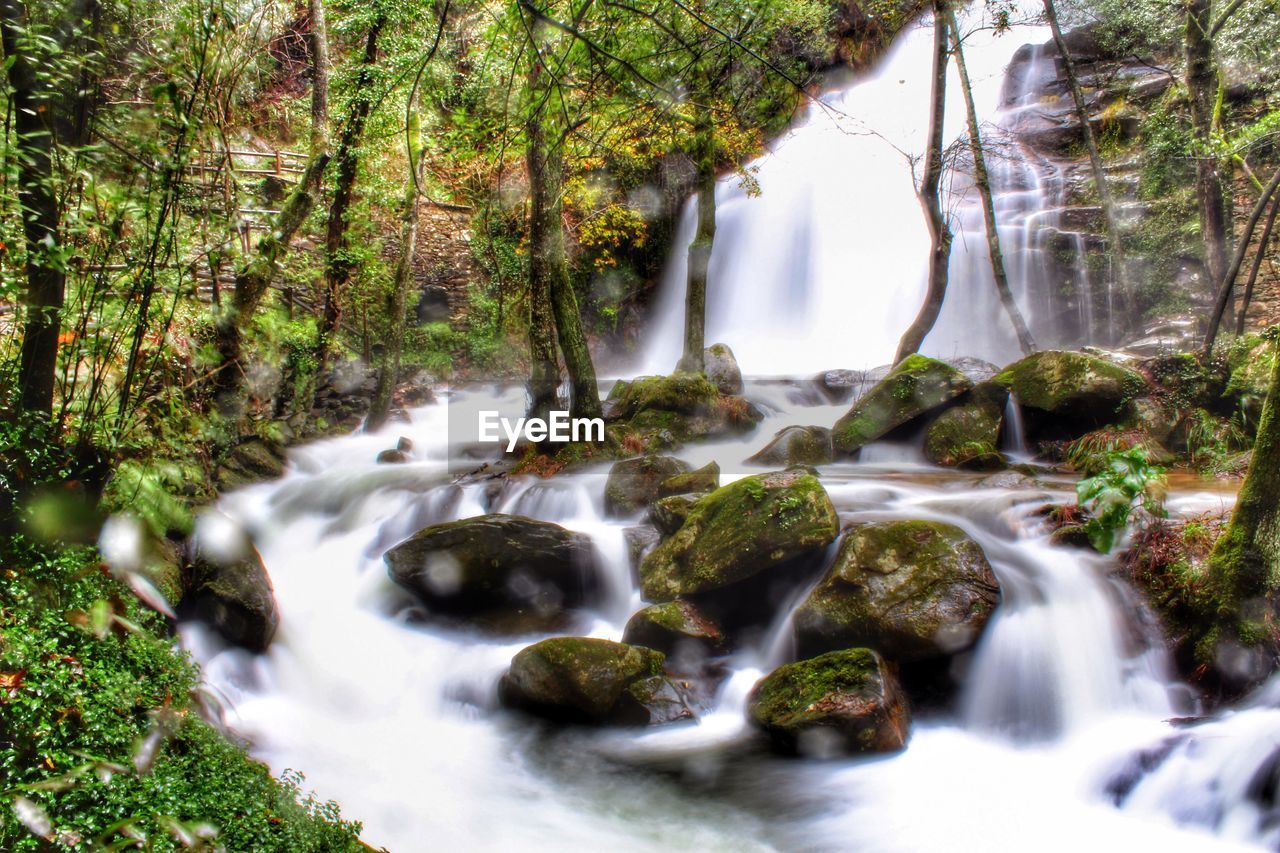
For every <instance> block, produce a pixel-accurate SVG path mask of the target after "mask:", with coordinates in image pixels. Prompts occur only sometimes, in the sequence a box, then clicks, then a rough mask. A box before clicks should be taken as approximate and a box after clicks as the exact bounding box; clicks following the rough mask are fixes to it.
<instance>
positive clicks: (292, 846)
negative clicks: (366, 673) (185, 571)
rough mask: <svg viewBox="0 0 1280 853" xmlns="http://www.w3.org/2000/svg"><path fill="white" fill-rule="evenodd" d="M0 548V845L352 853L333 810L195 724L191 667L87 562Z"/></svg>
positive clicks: (92, 559) (16, 545)
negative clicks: (0, 741)
mask: <svg viewBox="0 0 1280 853" xmlns="http://www.w3.org/2000/svg"><path fill="white" fill-rule="evenodd" d="M8 544H9V545H12V546H13V548H12V550H8V553H11V554H13V555H14V557H15V558H18V557H19V556H20V557H21V559H22V561H23V564H24V565H23V569H22V571H21V572H18V571H15V570H14V564H12V563H7V564H6V565H5V566H4V567H3V572H2V573H0V601H3V602H4V605H3V607H2V608H0V731H2V732H3V733H4V739H5V740H6V741H7V744H6V746H9V747H10V748H6V749H3V750H0V848H3V849H5V850H15V851H20V850H42V849H47V848H48V844H47V842H46V841H45V839H43V838H40V837H37V835H36V834H35V833H34V832H33V831H32V827H35V828H36V829H37V830H40V831H41V834H46V832H47V836H48V839H49V841H56V842H57V843H59V844H62V845H66V846H74V847H85V848H98V847H102V846H116V847H130V848H140V849H147V850H152V849H154V850H172V849H177V848H180V847H186V846H197V847H200V848H201V849H211V848H212V847H213V846H214V845H218V846H220V847H222V848H225V849H228V850H294V851H313V850H357V849H360V848H359V846H358V843H357V842H356V838H355V834H356V833H357V832H358V830H359V826H358V825H357V824H351V823H347V822H344V821H342V819H341V816H340V814H339V813H338V809H337V806H336V805H334V804H332V803H319V802H317V801H315V799H314V798H312V797H310V796H304V795H303V794H302V793H301V792H300V790H299V783H300V782H301V777H300V776H299V775H297V774H287V775H286V776H285V778H284V779H283V781H277V780H275V779H273V778H272V776H271V774H270V771H269V770H268V769H267V768H266V767H265V766H263V765H261V764H258V763H257V762H255V761H252V760H251V759H249V758H248V757H247V756H246V755H245V754H244V753H243V752H242V751H241V750H240V749H239V748H238V747H237V746H235V745H234V744H232V743H230V742H228V741H227V740H226V739H225V738H224V737H223V736H222V735H221V734H219V733H218V732H217V731H215V730H214V729H213V728H212V727H210V726H209V724H207V723H206V722H204V721H203V720H202V719H200V717H199V714H198V708H199V704H198V696H197V694H196V691H197V685H198V680H197V673H196V669H195V666H194V665H193V664H192V663H191V661H190V660H189V659H188V658H187V656H186V653H185V652H182V651H180V650H179V649H178V648H176V646H175V644H174V642H173V640H172V639H171V638H169V637H168V636H167V629H166V627H165V625H164V622H163V620H162V619H161V618H160V617H159V616H158V615H157V614H156V613H154V612H152V611H150V610H149V609H147V608H146V607H145V606H143V605H142V604H141V603H140V602H139V601H138V600H137V599H135V598H134V597H133V595H132V593H130V592H129V591H128V589H127V588H126V587H124V586H122V585H120V584H118V583H117V582H115V581H114V580H112V579H111V578H110V577H109V576H108V575H107V574H105V572H104V571H103V570H102V569H101V567H100V565H99V564H98V562H97V558H96V555H95V553H94V552H93V551H92V549H89V548H79V549H67V550H64V551H62V552H61V553H59V554H58V555H57V556H56V557H54V558H52V559H48V558H44V557H43V556H42V555H41V554H40V552H39V551H38V550H36V549H33V548H32V547H31V546H30V543H26V542H24V541H22V540H13V541H11V542H10V543H8ZM24 818H25V820H24ZM42 824H46V825H47V828H46V827H45V826H42Z"/></svg>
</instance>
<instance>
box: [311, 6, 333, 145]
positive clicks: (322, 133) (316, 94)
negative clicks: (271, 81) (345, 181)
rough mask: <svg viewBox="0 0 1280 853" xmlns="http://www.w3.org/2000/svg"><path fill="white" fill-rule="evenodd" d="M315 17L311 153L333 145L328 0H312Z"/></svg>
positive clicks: (312, 47)
mask: <svg viewBox="0 0 1280 853" xmlns="http://www.w3.org/2000/svg"><path fill="white" fill-rule="evenodd" d="M307 17H308V18H310V19H311V155H312V156H313V157H314V156H316V155H317V154H320V153H321V152H322V151H324V150H325V148H327V147H328V145H329V25H328V23H327V22H326V21H325V14H324V0H308V3H307Z"/></svg>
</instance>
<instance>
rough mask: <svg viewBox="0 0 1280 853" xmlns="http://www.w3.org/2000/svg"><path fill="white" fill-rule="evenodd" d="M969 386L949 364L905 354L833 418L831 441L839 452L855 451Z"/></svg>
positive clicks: (939, 404) (921, 356)
mask: <svg viewBox="0 0 1280 853" xmlns="http://www.w3.org/2000/svg"><path fill="white" fill-rule="evenodd" d="M972 387H973V383H972V382H970V381H969V379H968V378H967V377H966V376H965V375H964V374H963V373H961V372H960V371H958V370H956V369H955V368H954V367H951V366H950V365H948V364H945V363H943V362H941V361H938V360H936V359H932V358H928V357H926V356H923V355H912V356H908V357H907V358H905V359H903V360H902V362H901V363H900V364H899V365H898V366H897V367H895V368H894V369H893V370H892V371H891V372H890V373H889V375H888V376H886V377H885V378H884V379H883V380H881V381H880V382H878V383H877V384H876V385H875V386H874V387H873V388H871V390H869V391H867V393H866V394H863V395H862V396H861V397H860V398H858V401H857V402H856V403H854V404H853V407H852V408H851V409H849V411H848V412H847V413H846V414H845V415H844V416H843V417H841V418H840V420H838V421H836V425H835V426H834V427H833V428H832V430H831V434H832V442H833V444H834V446H835V449H836V451H837V452H839V453H843V454H853V453H856V452H857V451H859V450H861V449H862V447H863V446H864V445H866V444H870V443H871V442H873V441H876V440H878V439H881V438H884V437H885V436H887V435H889V434H890V433H891V432H893V431H894V430H896V429H898V428H900V427H903V426H906V425H907V424H909V423H911V422H913V421H915V420H916V419H917V418H919V417H921V416H922V415H926V414H928V413H929V412H932V411H934V410H935V409H937V408H939V407H940V406H942V405H944V404H945V403H948V402H950V401H951V400H954V399H955V398H956V397H959V396H960V395H961V394H963V393H964V392H966V391H968V390H969V389H970V388H972Z"/></svg>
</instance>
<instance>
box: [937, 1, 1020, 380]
mask: <svg viewBox="0 0 1280 853" xmlns="http://www.w3.org/2000/svg"><path fill="white" fill-rule="evenodd" d="M947 25H948V27H949V28H950V30H951V48H952V53H953V54H954V55H955V59H956V68H957V69H958V70H959V72H960V91H961V92H962V93H963V94H964V107H965V113H966V119H967V122H968V126H969V150H970V151H971V152H972V153H973V181H974V183H975V184H976V185H977V187H978V194H979V196H980V197H981V199H982V219H983V224H984V225H985V226H986V230H987V254H988V256H990V258H991V276H992V278H994V279H995V283H996V290H997V291H998V292H999V293H1000V302H1001V303H1002V304H1003V305H1004V310H1005V311H1006V312H1007V313H1008V314H1009V320H1010V322H1012V323H1013V330H1014V332H1016V333H1017V335H1018V346H1020V347H1021V348H1022V354H1023V355H1030V354H1031V353H1033V352H1035V351H1036V342H1035V339H1034V338H1032V337H1031V330H1030V329H1029V328H1027V321H1026V320H1025V319H1024V318H1023V316H1022V311H1021V310H1019V309H1018V303H1017V300H1015V299H1014V298H1013V290H1012V288H1010V287H1009V276H1008V273H1007V272H1006V270H1005V265H1004V252H1003V251H1002V250H1001V248H1000V232H999V230H998V229H997V227H996V205H995V201H994V199H992V197H991V178H990V175H989V174H988V172H987V158H986V155H985V153H984V151H983V148H982V133H981V131H980V130H979V127H978V111H977V109H976V108H975V107H974V104H973V89H972V87H971V86H970V85H969V69H968V68H967V67H966V65H965V62H964V45H962V44H961V42H960V27H959V25H958V24H957V23H956V15H955V12H954V11H948V12H947Z"/></svg>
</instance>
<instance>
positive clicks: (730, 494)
mask: <svg viewBox="0 0 1280 853" xmlns="http://www.w3.org/2000/svg"><path fill="white" fill-rule="evenodd" d="M839 529H840V521H839V518H838V517H837V516H836V509H835V507H834V506H833V505H832V503H831V498H830V497H828V496H827V492H826V490H825V489H824V488H822V484H821V483H819V482H818V479H817V478H816V477H814V476H813V475H812V474H809V473H807V472H805V471H803V470H791V471H780V472H772V473H768V474H757V475H755V476H752V477H745V478H743V479H741V480H738V481H737V482H734V483H731V484H729V485H727V486H724V487H722V488H719V489H717V490H716V491H714V492H712V493H711V494H710V495H707V496H706V497H705V498H703V499H702V500H700V501H699V502H698V504H697V506H695V507H694V509H693V511H692V512H691V513H690V514H689V517H688V518H687V519H686V520H685V523H684V525H683V526H681V528H680V529H679V530H678V531H676V533H675V535H673V536H672V537H671V538H669V539H667V540H666V541H664V542H663V543H662V544H661V545H659V546H658V547H657V548H655V549H654V550H653V551H651V552H649V554H648V556H646V557H645V558H644V560H643V562H641V564H640V586H641V590H642V592H643V593H644V597H645V598H646V599H648V600H650V601H672V600H674V599H675V598H677V597H680V596H685V595H691V594H695V593H700V592H707V591H710V590H716V589H721V588H723V587H726V586H729V585H731V584H734V583H737V582H738V581H742V580H745V579H747V578H750V577H752V576H753V575H756V574H759V573H761V572H766V571H768V570H769V569H772V568H774V567H775V566H780V565H782V564H784V563H786V562H787V561H789V560H791V559H793V558H796V557H799V556H801V555H803V554H807V553H810V552H812V551H814V550H816V549H820V548H824V547H826V545H828V544H829V543H830V542H832V541H833V540H834V539H835V538H836V536H837V535H838V534H839Z"/></svg>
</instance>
